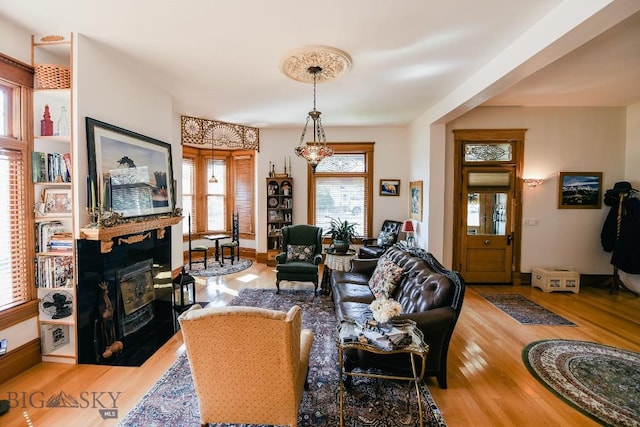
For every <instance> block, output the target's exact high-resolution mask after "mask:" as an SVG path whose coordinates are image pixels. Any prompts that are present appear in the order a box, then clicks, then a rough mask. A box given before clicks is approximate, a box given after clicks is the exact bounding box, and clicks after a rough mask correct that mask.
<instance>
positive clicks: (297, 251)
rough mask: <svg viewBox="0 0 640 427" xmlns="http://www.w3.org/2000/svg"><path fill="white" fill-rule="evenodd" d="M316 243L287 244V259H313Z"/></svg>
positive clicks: (306, 260) (307, 260)
mask: <svg viewBox="0 0 640 427" xmlns="http://www.w3.org/2000/svg"><path fill="white" fill-rule="evenodd" d="M315 251H316V245H287V261H302V262H311V261H313V255H314V253H315Z"/></svg>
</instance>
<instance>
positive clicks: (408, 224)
mask: <svg viewBox="0 0 640 427" xmlns="http://www.w3.org/2000/svg"><path fill="white" fill-rule="evenodd" d="M402 231H403V232H404V233H407V246H410V247H414V246H415V245H416V241H415V239H414V238H413V232H414V231H415V230H414V229H413V221H411V220H410V219H408V220H406V221H405V222H404V223H403V224H402Z"/></svg>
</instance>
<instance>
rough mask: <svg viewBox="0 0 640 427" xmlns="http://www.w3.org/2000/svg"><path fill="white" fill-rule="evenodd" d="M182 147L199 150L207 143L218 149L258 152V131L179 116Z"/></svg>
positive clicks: (230, 124)
mask: <svg viewBox="0 0 640 427" xmlns="http://www.w3.org/2000/svg"><path fill="white" fill-rule="evenodd" d="M180 136H181V139H182V145H188V146H191V147H196V148H201V147H202V146H205V145H208V144H209V142H211V143H212V144H215V145H216V146H217V147H218V148H226V149H230V150H256V151H260V129H258V128H254V127H250V126H243V125H237V124H233V123H225V122H220V121H216V120H208V119H200V118H197V117H189V116H180Z"/></svg>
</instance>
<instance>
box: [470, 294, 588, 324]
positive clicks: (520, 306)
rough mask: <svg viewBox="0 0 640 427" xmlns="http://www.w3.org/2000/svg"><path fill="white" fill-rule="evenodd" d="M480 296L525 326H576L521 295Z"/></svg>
mask: <svg viewBox="0 0 640 427" xmlns="http://www.w3.org/2000/svg"><path fill="white" fill-rule="evenodd" d="M480 296H482V297H483V298H485V299H486V300H487V301H489V302H490V303H491V304H493V305H495V306H496V307H498V308H499V309H500V310H502V311H504V312H505V313H507V314H508V315H509V316H511V317H512V318H514V319H515V320H517V321H518V322H520V323H522V324H523V325H554V326H563V325H564V326H576V325H575V323H573V322H571V321H569V320H567V319H565V318H564V317H562V316H558V315H557V314H555V313H554V312H552V311H549V310H547V309H546V308H544V307H542V306H541V305H538V304H536V303H535V302H533V301H531V300H530V299H528V298H527V297H524V296H522V295H520V294H485V293H481V294H480Z"/></svg>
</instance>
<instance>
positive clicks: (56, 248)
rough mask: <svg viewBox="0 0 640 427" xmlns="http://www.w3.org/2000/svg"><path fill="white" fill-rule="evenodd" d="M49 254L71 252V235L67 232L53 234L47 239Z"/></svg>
mask: <svg viewBox="0 0 640 427" xmlns="http://www.w3.org/2000/svg"><path fill="white" fill-rule="evenodd" d="M49 251H50V252H71V251H73V235H72V234H71V233H68V232H58V233H54V234H53V235H52V236H51V238H50V239H49Z"/></svg>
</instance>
